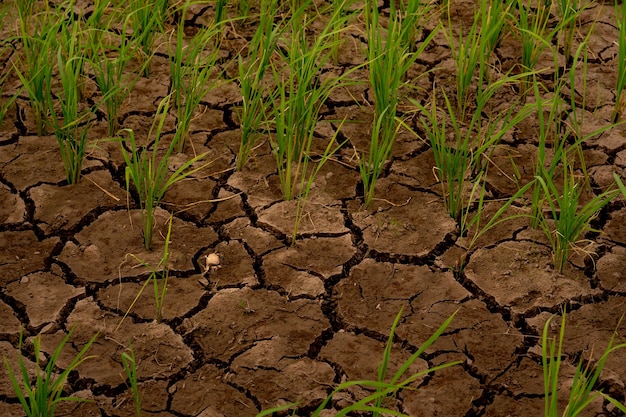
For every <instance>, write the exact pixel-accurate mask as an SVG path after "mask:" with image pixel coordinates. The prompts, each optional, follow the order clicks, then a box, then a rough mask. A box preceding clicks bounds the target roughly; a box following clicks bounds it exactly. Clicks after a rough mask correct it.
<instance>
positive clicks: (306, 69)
mask: <svg viewBox="0 0 626 417" xmlns="http://www.w3.org/2000/svg"><path fill="white" fill-rule="evenodd" d="M305 7H307V4H305V5H304V6H302V8H300V9H299V10H298V11H296V13H295V14H294V16H293V17H292V18H291V21H290V22H289V26H290V28H289V35H288V36H287V39H285V40H284V42H285V45H283V47H282V48H278V49H277V50H276V51H277V55H278V59H277V61H278V62H272V64H271V68H272V74H273V76H274V82H275V85H276V97H277V99H276V102H275V103H272V104H273V106H272V113H273V116H274V118H273V120H272V122H273V125H274V128H275V134H274V135H272V136H271V138H270V144H271V147H272V150H273V152H274V155H275V159H276V165H277V168H278V177H279V179H280V184H281V189H282V192H283V196H284V197H285V199H286V200H291V199H293V198H294V197H296V196H297V195H298V193H299V192H300V191H302V190H297V187H298V185H299V184H300V183H301V178H302V176H303V175H306V173H307V172H308V164H309V155H310V149H311V144H312V142H313V134H314V131H315V127H316V125H317V122H318V119H319V114H320V111H321V109H322V106H323V105H324V103H325V101H326V99H327V98H328V96H329V95H330V93H331V92H332V91H333V90H334V89H335V88H337V87H338V86H339V85H341V84H344V85H345V84H346V83H347V81H346V78H347V76H348V75H349V74H351V72H352V71H353V70H351V71H348V72H346V73H344V74H342V75H341V76H339V77H325V76H323V74H322V73H321V69H322V66H323V65H324V64H325V63H326V62H328V60H329V59H330V58H331V51H332V47H333V39H334V29H333V28H334V27H336V25H335V23H334V20H335V19H345V18H346V17H345V16H341V15H333V16H332V17H331V19H330V21H329V22H328V23H327V25H326V26H325V27H324V28H323V29H322V30H321V32H320V33H319V35H318V36H316V37H315V38H314V39H313V41H312V44H309V41H310V40H311V39H310V37H309V36H308V35H307V33H306V30H305V28H306V27H307V26H308V25H309V24H310V22H309V20H308V19H309V17H308V16H307V15H306V14H303V12H302V11H303V10H304V9H305ZM267 123H268V124H270V121H267Z"/></svg>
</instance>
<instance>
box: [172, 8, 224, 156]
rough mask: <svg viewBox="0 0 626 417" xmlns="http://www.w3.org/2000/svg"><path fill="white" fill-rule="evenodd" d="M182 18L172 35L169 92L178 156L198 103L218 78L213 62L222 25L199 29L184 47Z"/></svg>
mask: <svg viewBox="0 0 626 417" xmlns="http://www.w3.org/2000/svg"><path fill="white" fill-rule="evenodd" d="M185 14H186V7H184V8H183V10H182V13H181V21H180V22H179V24H178V29H177V31H176V45H175V48H174V51H172V52H173V53H172V56H173V59H172V60H171V64H170V65H171V73H172V90H173V91H172V92H173V94H174V97H175V104H176V106H177V113H178V125H177V127H176V135H175V138H174V142H176V144H177V147H178V151H179V152H182V150H183V148H184V144H185V140H186V138H187V135H188V133H189V128H190V126H191V122H192V120H193V118H194V116H195V113H196V110H197V109H198V106H199V105H200V102H201V100H202V99H203V98H204V97H206V95H207V94H208V93H209V92H210V91H211V90H212V89H213V88H215V87H216V86H217V85H218V84H219V82H220V77H221V72H222V71H221V70H218V66H217V59H218V55H219V46H215V44H216V43H217V44H218V45H219V42H216V41H219V39H220V36H221V32H222V29H223V25H224V22H220V23H215V24H210V25H209V26H207V27H205V28H203V29H200V30H199V31H198V33H197V34H196V35H195V36H194V37H193V38H191V39H190V40H189V41H188V43H187V44H186V45H185V44H184V43H185V36H184V35H185Z"/></svg>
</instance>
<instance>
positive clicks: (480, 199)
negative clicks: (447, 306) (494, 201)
mask: <svg viewBox="0 0 626 417" xmlns="http://www.w3.org/2000/svg"><path fill="white" fill-rule="evenodd" d="M534 181H535V180H532V181H529V182H528V183H526V184H524V185H523V186H522V187H520V188H519V189H518V190H517V192H516V193H515V194H514V195H513V196H511V197H510V198H508V199H506V201H505V202H504V204H502V205H501V206H500V207H499V208H498V210H497V211H496V212H495V213H494V214H493V215H492V216H491V218H490V219H489V221H488V222H487V223H486V224H484V225H482V221H483V210H484V207H485V203H486V202H485V193H486V183H487V171H485V172H483V173H480V174H479V175H478V177H477V178H475V179H474V181H473V185H472V189H471V191H470V194H469V197H468V198H467V201H466V205H465V207H463V209H462V213H461V219H460V221H459V224H460V229H461V235H462V236H463V235H466V234H467V236H468V241H467V244H466V247H465V249H466V252H465V254H463V255H461V256H460V258H459V260H458V262H457V264H456V272H459V273H460V272H462V271H463V268H465V261H466V257H467V254H468V253H469V252H470V251H471V250H472V249H473V248H474V246H475V245H476V243H477V242H478V240H479V239H480V238H481V237H482V236H483V235H484V234H485V233H487V232H488V231H489V230H491V229H492V228H494V227H496V226H497V225H499V224H501V223H504V222H506V221H509V220H513V219H519V218H522V217H530V215H529V214H513V215H510V216H505V214H506V212H507V210H508V209H509V208H510V207H511V206H512V205H513V204H514V203H515V202H516V201H519V199H520V198H522V197H523V196H524V195H525V194H526V193H527V192H528V191H529V190H530V189H531V188H532V187H534ZM474 203H476V208H475V209H473V205H474ZM470 235H471V236H470Z"/></svg>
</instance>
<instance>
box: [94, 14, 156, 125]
mask: <svg viewBox="0 0 626 417" xmlns="http://www.w3.org/2000/svg"><path fill="white" fill-rule="evenodd" d="M128 24H129V21H128V19H126V21H125V23H124V26H123V28H122V31H121V32H120V33H119V34H118V35H114V34H112V33H111V32H108V31H107V38H106V39H112V41H105V38H103V37H102V36H99V35H93V36H91V38H92V40H91V43H90V44H89V46H88V48H89V56H90V58H89V64H90V66H91V68H92V70H93V73H94V79H95V82H96V85H97V86H98V89H99V90H100V94H101V95H102V102H103V103H104V108H105V111H106V115H107V122H108V127H109V135H110V136H111V137H113V136H114V135H115V133H116V132H117V130H118V128H119V120H118V115H119V111H120V108H121V106H122V103H123V102H124V100H126V98H127V97H128V95H129V94H130V92H131V91H132V89H133V87H134V85H135V83H136V82H137V80H138V78H139V76H138V75H128V74H127V72H126V68H127V67H128V64H129V63H130V61H131V59H132V56H133V52H134V51H133V50H134V46H133V43H132V42H131V40H130V38H129V36H128V34H127V30H126V28H127V27H128ZM101 32H104V29H100V28H97V27H96V28H93V29H91V30H89V33H101ZM144 65H147V63H145V62H144Z"/></svg>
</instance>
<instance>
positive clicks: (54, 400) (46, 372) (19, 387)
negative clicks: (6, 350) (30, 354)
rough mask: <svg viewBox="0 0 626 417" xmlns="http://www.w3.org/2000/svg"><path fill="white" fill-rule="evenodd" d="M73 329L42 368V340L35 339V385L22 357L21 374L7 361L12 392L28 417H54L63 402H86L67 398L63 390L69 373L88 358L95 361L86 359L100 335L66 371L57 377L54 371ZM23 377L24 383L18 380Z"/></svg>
mask: <svg viewBox="0 0 626 417" xmlns="http://www.w3.org/2000/svg"><path fill="white" fill-rule="evenodd" d="M72 332H73V329H72V330H70V331H69V333H68V334H67V335H66V336H65V337H64V338H63V340H62V341H61V343H60V344H59V345H58V346H57V348H56V349H55V351H54V353H53V354H52V356H51V357H50V358H49V359H48V363H47V364H46V367H45V368H44V369H42V364H41V363H40V360H41V359H40V358H41V337H40V336H39V335H38V336H37V337H35V338H34V339H33V348H34V357H35V365H36V367H35V379H34V382H31V379H30V377H29V376H28V369H27V367H26V364H25V363H24V360H23V359H22V356H21V355H20V357H19V360H18V367H19V373H16V372H15V371H14V370H13V368H12V367H11V364H10V363H9V361H8V360H7V358H6V357H5V358H4V365H5V366H6V368H7V371H8V373H9V378H10V380H11V384H12V385H13V390H14V391H15V394H16V395H17V398H18V399H19V401H20V404H21V405H22V408H23V409H24V412H25V413H26V416H27V417H53V416H54V412H55V410H56V408H57V406H58V405H59V403H61V402H64V401H78V402H81V401H86V400H85V399H83V398H78V397H67V396H64V395H63V388H64V387H65V382H66V381H67V378H68V376H69V375H70V372H72V371H74V370H75V369H76V368H77V367H78V366H80V364H82V363H83V362H84V361H86V360H87V359H90V358H93V356H85V355H86V353H87V351H88V350H89V348H90V347H91V345H92V344H93V342H94V341H95V340H96V338H97V337H98V335H97V334H96V335H95V336H94V337H92V338H91V340H89V342H87V344H86V345H85V346H83V348H82V349H81V350H80V352H78V354H77V355H76V356H74V358H73V359H72V361H71V362H70V363H69V365H68V366H67V368H65V370H63V372H61V373H60V374H58V375H55V368H56V366H57V361H58V360H59V356H60V355H61V351H62V350H63V347H64V346H65V345H66V343H67V342H68V340H69V338H70V336H71V335H72ZM22 338H23V332H21V333H20V341H19V349H20V350H21V349H22V342H23V340H22ZM19 378H21V381H20V382H21V383H22V384H20V382H18V379H19Z"/></svg>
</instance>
